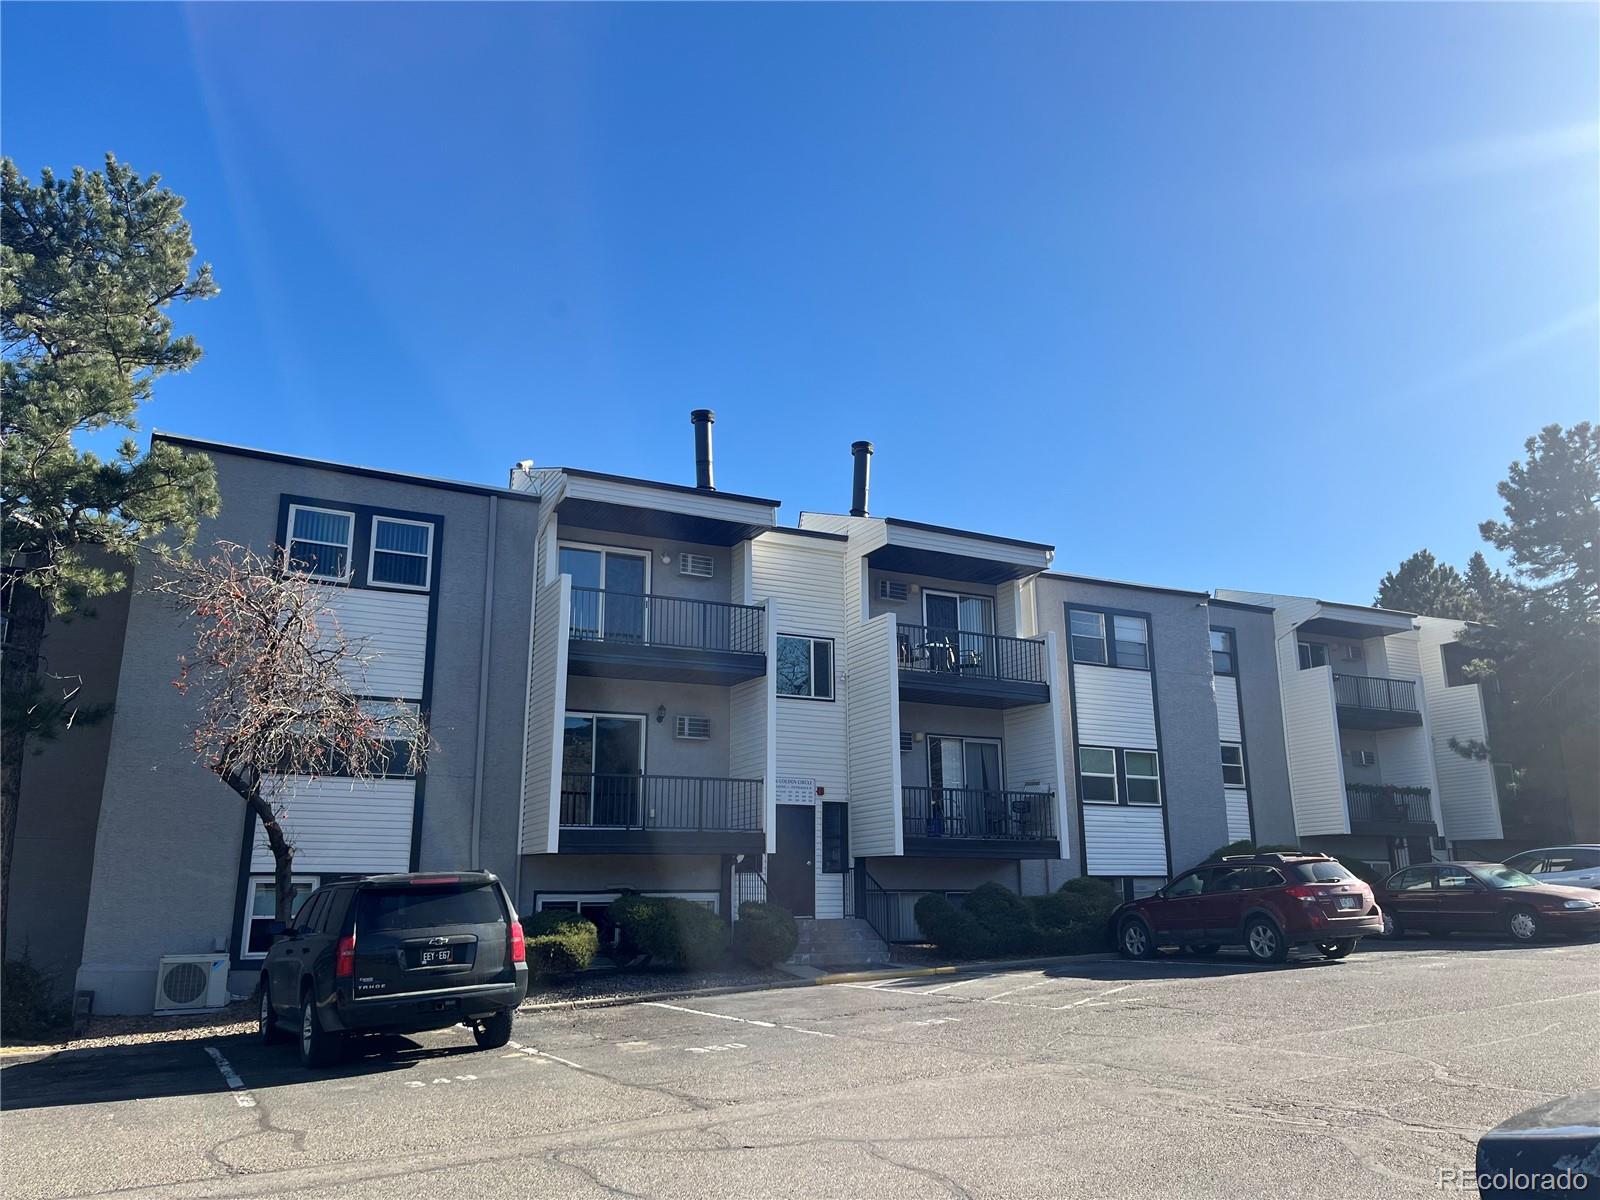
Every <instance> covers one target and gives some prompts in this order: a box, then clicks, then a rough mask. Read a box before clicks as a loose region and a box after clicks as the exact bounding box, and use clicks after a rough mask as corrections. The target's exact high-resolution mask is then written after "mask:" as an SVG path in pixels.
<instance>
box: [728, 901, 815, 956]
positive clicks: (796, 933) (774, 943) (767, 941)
mask: <svg viewBox="0 0 1600 1200" xmlns="http://www.w3.org/2000/svg"><path fill="white" fill-rule="evenodd" d="M799 944H800V930H799V927H798V926H796V925H795V923H794V917H793V915H792V914H791V913H790V912H789V910H788V909H786V908H780V907H779V906H778V905H776V904H759V903H757V902H756V901H754V900H746V901H745V902H744V903H743V904H741V905H739V919H738V921H737V922H735V923H734V926H733V950H734V953H735V954H737V955H738V956H739V957H740V958H742V959H744V960H745V961H746V962H752V963H754V964H755V965H756V966H758V967H770V966H774V965H775V964H777V963H781V962H788V961H789V959H790V957H791V956H792V955H793V954H794V949H795V947H796V946H798V945H799Z"/></svg>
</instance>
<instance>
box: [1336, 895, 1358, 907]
mask: <svg viewBox="0 0 1600 1200" xmlns="http://www.w3.org/2000/svg"><path fill="white" fill-rule="evenodd" d="M1355 906H1356V898H1355V897H1354V896H1340V897H1339V907H1340V908H1354V907H1355Z"/></svg>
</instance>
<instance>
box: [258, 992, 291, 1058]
mask: <svg viewBox="0 0 1600 1200" xmlns="http://www.w3.org/2000/svg"><path fill="white" fill-rule="evenodd" d="M258 990H259V991H260V994H261V1006H260V1008H259V1010H258V1011H257V1012H256V1040H257V1041H259V1042H260V1043H261V1044H262V1045H263V1046H275V1045H277V1044H278V1043H279V1042H281V1041H283V1040H284V1034H283V1030H281V1029H279V1028H278V1018H277V1016H276V1015H275V1014H274V1013H273V1011H272V997H271V996H270V995H268V994H267V978H266V976H265V975H263V976H262V977H261V987H260V988H259V989H258Z"/></svg>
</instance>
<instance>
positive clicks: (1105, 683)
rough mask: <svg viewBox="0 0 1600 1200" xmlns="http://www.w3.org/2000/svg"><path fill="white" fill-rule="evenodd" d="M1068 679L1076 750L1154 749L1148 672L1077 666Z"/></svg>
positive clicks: (1151, 702)
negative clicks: (1076, 739)
mask: <svg viewBox="0 0 1600 1200" xmlns="http://www.w3.org/2000/svg"><path fill="white" fill-rule="evenodd" d="M1072 675H1073V690H1072V702H1073V708H1074V710H1075V711H1076V712H1077V714H1078V744H1079V745H1080V746H1124V747H1127V748H1129V749H1134V750H1154V749H1155V748H1156V708H1155V701H1154V698H1153V697H1152V695H1151V691H1150V672H1149V671H1124V670H1121V669H1120V668H1117V667H1093V666H1084V665H1082V664H1078V665H1075V666H1074V667H1073V668H1072Z"/></svg>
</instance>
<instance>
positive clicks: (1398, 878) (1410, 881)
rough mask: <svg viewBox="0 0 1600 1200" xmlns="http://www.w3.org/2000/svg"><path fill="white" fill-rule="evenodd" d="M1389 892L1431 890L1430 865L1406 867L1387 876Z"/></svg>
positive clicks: (1431, 871)
mask: <svg viewBox="0 0 1600 1200" xmlns="http://www.w3.org/2000/svg"><path fill="white" fill-rule="evenodd" d="M1389 890H1390V891H1391V892H1431V891H1432V890H1433V868H1432V867H1407V868H1406V869H1405V870H1404V871H1400V872H1398V873H1396V874H1394V875H1392V876H1390V878H1389Z"/></svg>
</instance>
